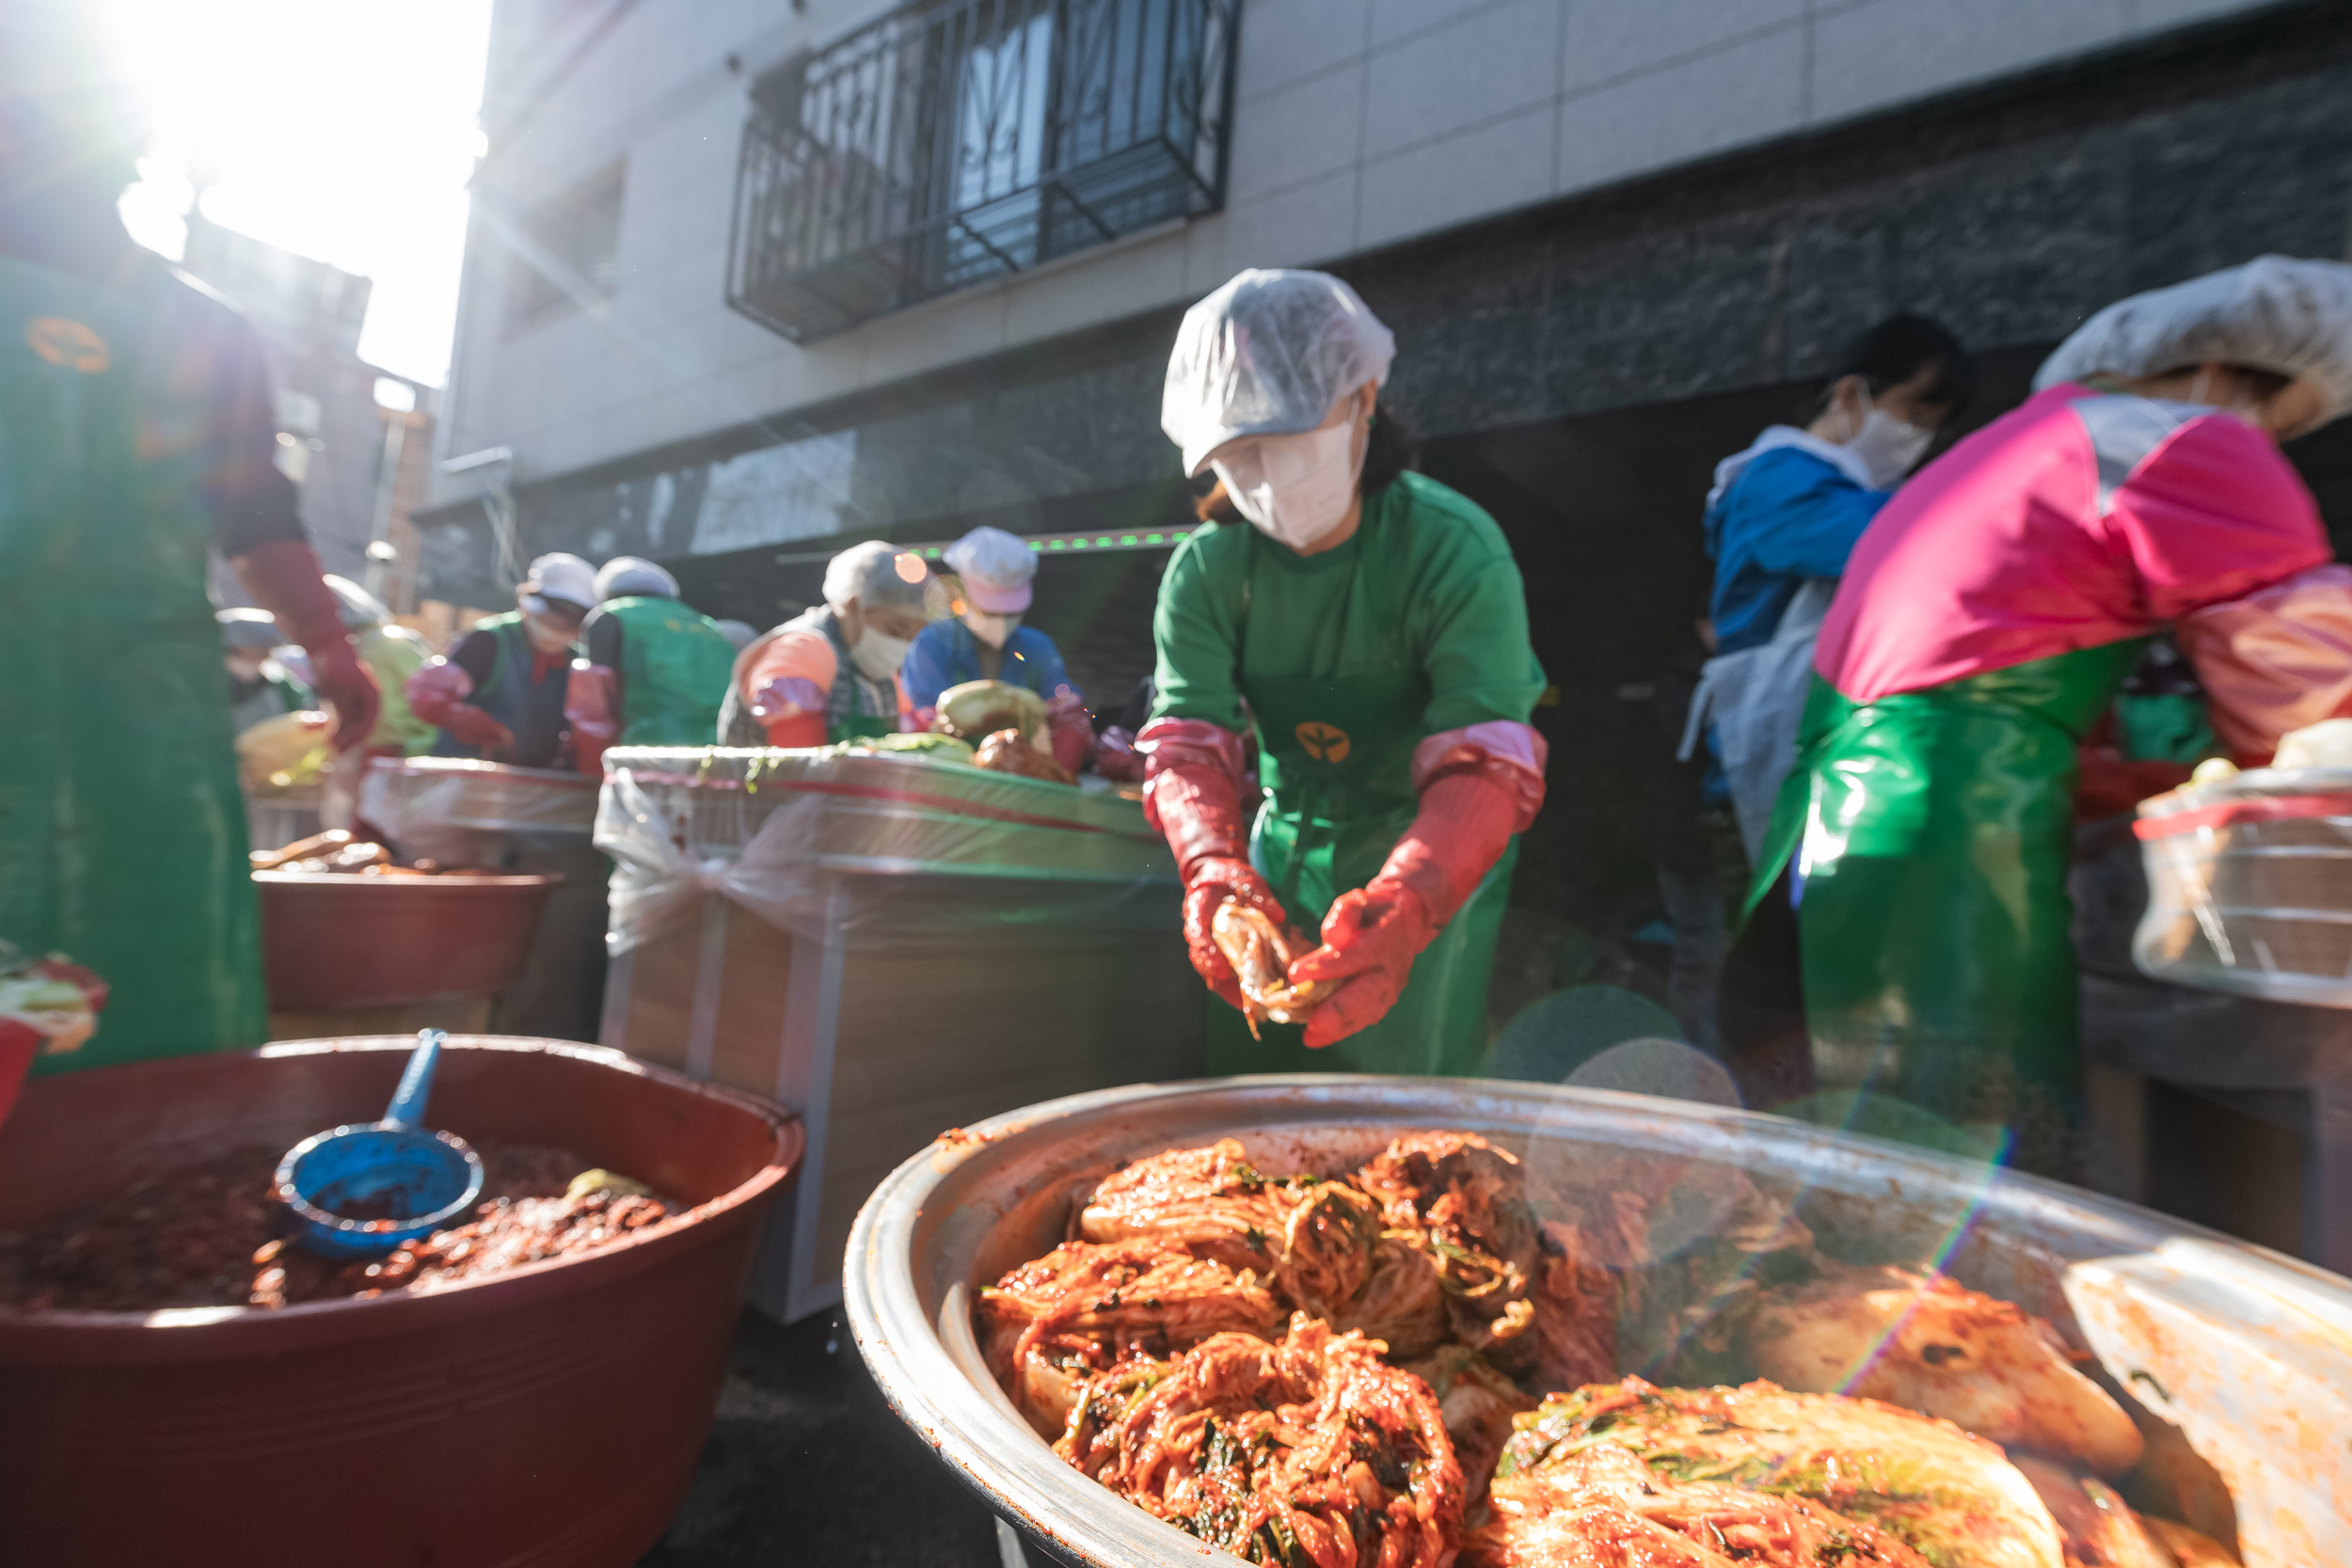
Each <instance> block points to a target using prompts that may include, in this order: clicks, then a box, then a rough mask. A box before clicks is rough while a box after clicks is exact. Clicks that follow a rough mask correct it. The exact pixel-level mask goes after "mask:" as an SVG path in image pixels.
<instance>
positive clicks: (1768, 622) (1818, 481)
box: [1706, 446, 1893, 654]
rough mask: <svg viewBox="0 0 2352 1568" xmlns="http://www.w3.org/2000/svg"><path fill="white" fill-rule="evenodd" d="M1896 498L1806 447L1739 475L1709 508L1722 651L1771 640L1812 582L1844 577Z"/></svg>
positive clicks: (1763, 457) (1711, 603) (1713, 608)
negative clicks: (1857, 546)
mask: <svg viewBox="0 0 2352 1568" xmlns="http://www.w3.org/2000/svg"><path fill="white" fill-rule="evenodd" d="M1733 461H1734V463H1736V462H1737V461H1738V460H1737V459H1734V460H1733ZM1891 494H1893V492H1892V491H1887V490H1867V489H1865V488H1863V487H1862V486H1861V485H1859V484H1857V483H1854V482H1853V480H1852V479H1851V478H1850V477H1849V476H1848V475H1847V474H1846V473H1844V472H1843V471H1842V470H1840V469H1839V468H1838V467H1836V465H1835V464H1833V463H1830V462H1829V461H1827V460H1826V459H1824V458H1821V457H1818V456H1816V455H1815V454H1814V453H1812V452H1809V451H1805V450H1804V448H1802V447H1798V446H1776V447H1772V448H1771V449H1770V450H1768V451H1762V452H1759V453H1757V454H1756V456H1755V457H1754V458H1752V459H1750V460H1749V461H1748V462H1747V463H1746V465H1745V467H1739V468H1736V469H1734V470H1733V473H1732V477H1731V479H1730V483H1727V484H1725V485H1724V487H1723V490H1722V492H1721V493H1720V494H1718V495H1717V496H1716V498H1715V502H1714V504H1713V505H1712V506H1709V507H1708V509H1707V525H1706V526H1707V553H1708V555H1710V556H1712V557H1713V558H1714V560H1715V591H1714V594H1712V596H1711V597H1710V598H1709V599H1708V619H1709V620H1711V621H1712V622H1713V623H1714V626H1715V651H1716V652H1717V653H1718V654H1736V653H1738V652H1739V651H1740V649H1742V648H1754V647H1759V646H1761V645H1762V644H1764V643H1766V642H1769V641H1772V633H1773V632H1774V631H1776V630H1778V629H1779V627H1780V618H1781V616H1782V615H1784V614H1786V613H1787V612H1788V601H1789V600H1790V599H1793V598H1795V597H1796V594H1797V590H1798V588H1799V587H1800V586H1802V585H1803V584H1804V580H1805V579H1806V578H1835V577H1843V576H1845V573H1846V558H1847V557H1848V556H1850V555H1851V554H1852V553H1853V547H1854V543H1855V541H1857V540H1859V539H1860V538H1861V537H1862V531H1863V530H1864V529H1866V528H1868V527H1869V526H1870V519H1871V518H1873V517H1875V516H1877V515H1878V513H1879V508H1880V507H1882V506H1884V505H1885V504H1886V499H1887V497H1888V496H1890V495H1891Z"/></svg>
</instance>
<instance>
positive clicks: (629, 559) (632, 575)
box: [596, 555, 677, 601]
mask: <svg viewBox="0 0 2352 1568" xmlns="http://www.w3.org/2000/svg"><path fill="white" fill-rule="evenodd" d="M630 594H649V595H651V596H653V597H655V598H660V599H675V598H676V597H677V578H674V577H672V576H671V575H670V574H669V573H667V572H665V571H663V570H662V569H661V568H660V567H659V566H657V565H655V564H654V563H653V562H650V561H647V560H646V559H645V558H644V557H643V556H638V555H616V556H614V557H613V558H612V560H610V561H608V562H605V563H604V564H603V565H601V566H599V567H597V568H596V598H597V599H598V600H599V601H602V600H605V599H625V598H628V596H629V595H630Z"/></svg>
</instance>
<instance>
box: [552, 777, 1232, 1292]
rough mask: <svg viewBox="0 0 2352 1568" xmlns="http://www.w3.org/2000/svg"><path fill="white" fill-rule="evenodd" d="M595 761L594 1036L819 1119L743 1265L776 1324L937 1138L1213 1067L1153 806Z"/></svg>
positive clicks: (835, 1285) (992, 788) (832, 1267)
mask: <svg viewBox="0 0 2352 1568" xmlns="http://www.w3.org/2000/svg"><path fill="white" fill-rule="evenodd" d="M605 762H606V778H605V784H604V792H603V800H602V803H601V807H600V810H599V812H598V815H597V819H596V845H597V847H599V848H601V849H603V850H605V851H607V852H608V853H610V854H611V855H612V860H613V863H614V871H613V876H612V895H611V899H610V906H609V922H608V926H607V934H606V942H607V948H608V952H609V955H610V958H611V961H612V967H611V972H610V979H609V983H608V985H607V987H606V990H605V1009H604V1022H603V1027H602V1030H601V1032H600V1034H599V1038H600V1039H601V1041H602V1042H603V1043H604V1044H606V1045H609V1046H613V1047H616V1048H618V1049H620V1050H624V1051H627V1052H628V1053H631V1054H632V1055H637V1056H642V1057H644V1058H646V1059H648V1060H651V1061H655V1062H660V1063H661V1064H663V1065H664V1066H671V1067H676V1068H680V1069H684V1070H685V1071H687V1072H689V1073H691V1074H692V1075H693V1076H695V1077H697V1078H708V1079H715V1080H717V1081H719V1082H721V1083H725V1084H730V1085H735V1086H737V1087H739V1088H746V1089H750V1090H752V1091H753V1092H755V1093H758V1094H762V1095H767V1096H771V1097H772V1098H774V1099H776V1100H779V1101H783V1102H784V1103H785V1104H787V1105H788V1106H790V1107H791V1108H792V1109H793V1110H795V1111H798V1112H799V1113H801V1115H802V1116H803V1117H805V1118H806V1120H807V1124H808V1127H809V1132H810V1145H809V1159H808V1164H807V1166H806V1167H805V1169H804V1170H803V1175H802V1177H801V1180H800V1183H799V1185H798V1187H797V1189H796V1190H795V1192H794V1194H793V1195H792V1196H791V1197H790V1198H789V1199H788V1200H787V1202H788V1205H789V1212H788V1213H787V1215H785V1216H784V1217H783V1218H782V1219H781V1220H780V1221H779V1225H780V1227H781V1228H780V1229H779V1230H778V1232H777V1233H776V1234H774V1235H773V1236H771V1243H770V1246H769V1248H768V1250H767V1251H766V1252H765V1253H764V1254H763V1255H762V1260H761V1262H760V1264H759V1266H758V1268H757V1270H756V1272H755V1278H754V1281H753V1287H752V1297H753V1301H754V1302H755V1305H757V1306H759V1307H762V1308H763V1309H764V1310H766V1311H768V1312H770V1313H771V1314H772V1315H774V1316H777V1317H780V1318H784V1319H787V1320H790V1319H794V1318H799V1317H802V1316H804V1315H806V1314H807V1313H809V1312H813V1311H816V1310H818V1309H821V1308H822V1307H827V1306H830V1305H831V1304H832V1303H833V1302H834V1301H835V1300H837V1299H838V1297H839V1290H840V1284H839V1281H840V1259H841V1249H842V1245H843V1243H845V1242H846V1240H847V1238H848V1235H849V1226H850V1219H851V1218H852V1217H853V1216H854V1215H855V1213H856V1211H857V1206H858V1203H859V1202H860V1201H861V1200H862V1199H863V1198H864V1196H865V1195H866V1193H867V1192H869V1191H871V1190H872V1188H873V1185H874V1183H875V1182H877V1181H879V1180H882V1176H883V1175H885V1174H886V1173H887V1172H888V1171H889V1170H890V1168H891V1167H892V1166H893V1165H895V1164H898V1161H900V1160H902V1159H904V1158H905V1157H906V1156H907V1155H908V1154H909V1153H911V1152H913V1151H914V1149H916V1148H921V1147H922V1146H923V1145H924V1144H925V1143H927V1142H929V1141H930V1139H931V1138H932V1137H933V1136H935V1135H936V1134H937V1133H938V1132H939V1131H940V1130H941V1129H942V1128H945V1127H952V1126H955V1125H958V1124H960V1123H965V1122H969V1121H974V1120H977V1119H979V1118H980V1117H985V1116H990V1115H993V1114H995V1113H997V1112H1000V1111H1003V1110H1005V1109H1007V1108H1008V1107H1009V1106H1012V1105H1015V1104H1020V1103H1023V1102H1025V1101H1029V1100H1035V1099H1044V1098H1051V1097H1053V1096H1055V1095H1060V1094H1073V1093H1078V1092H1081V1091H1084V1090H1087V1089H1093V1088H1101V1087H1104V1086H1106V1085H1113V1084H1122V1083H1128V1082H1132V1081H1134V1080H1136V1079H1138V1078H1183V1077H1190V1076H1194V1075H1197V1074H1198V1073H1199V1072H1200V1070H1201V1063H1202V1023H1201V1016H1202V1006H1203V999H1204V996H1205V992H1204V990H1203V989H1202V987H1201V985H1200V980H1199V978H1198V977H1197V976H1195V975H1194V974H1193V973H1192V968H1191V965H1190V963H1189V962H1188V961H1187V959H1186V958H1185V957H1184V935H1183V930H1182V900H1183V889H1182V886H1181V884H1180V883H1179V881H1178V879H1177V876H1176V867H1175V863H1174V861H1173V858H1172V857H1171V856H1170V855H1169V853H1168V846H1167V844H1166V842H1165V841H1164V840H1163V839H1162V838H1161V836H1160V835H1159V834H1158V833H1156V832H1152V830H1151V829H1150V828H1149V827H1148V826H1147V825H1146V824H1145V822H1144V819H1143V809H1142V806H1141V805H1140V804H1139V803H1138V802H1137V801H1136V800H1128V799H1124V798H1122V797H1120V795H1118V794H1115V793H1112V792H1109V791H1089V790H1080V789H1073V788H1071V787H1070V786H1068V785H1065V784H1048V783H1044V782H1041V781H1039V780H1035V779H1027V778H1022V777H1018V776H1015V775H1011V774H1004V773H995V772H991V771H988V770H985V769H981V768H970V767H962V766H958V765H956V764H953V763H945V762H938V761H933V760H930V759H929V758H927V757H924V756H922V755H919V754H907V753H882V752H856V751H852V752H841V751H838V750H835V749H833V748H827V749H825V750H822V751H791V752H787V751H762V750H727V749H715V750H695V751H689V750H671V749H659V748H648V747H620V748H615V749H614V750H612V751H611V752H607V753H606V754H605Z"/></svg>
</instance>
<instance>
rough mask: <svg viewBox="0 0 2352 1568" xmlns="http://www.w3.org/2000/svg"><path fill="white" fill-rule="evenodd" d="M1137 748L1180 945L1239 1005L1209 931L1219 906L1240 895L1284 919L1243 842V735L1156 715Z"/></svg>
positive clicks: (1234, 982) (1237, 989)
mask: <svg viewBox="0 0 2352 1568" xmlns="http://www.w3.org/2000/svg"><path fill="white" fill-rule="evenodd" d="M1136 746H1137V749H1138V750H1140V751H1142V752H1144V753H1145V755H1146V757H1147V758H1148V761H1147V763H1146V768H1147V772H1146V775H1145V783H1144V786H1143V815H1144V817H1145V819H1146V820H1148V821H1149V822H1150V823H1151V824H1152V826H1153V827H1154V828H1157V829H1158V830H1159V831H1160V832H1163V833H1165V834H1167V835H1168V848H1169V849H1170V850H1172V851H1173V852H1174V853H1175V856H1176V870H1177V874H1178V875H1179V876H1181V877H1182V878H1183V879H1184V950H1185V952H1186V953H1187V954H1188V955H1189V956H1190V957H1191V958H1192V967H1193V968H1194V969H1195V970H1197V971H1199V972H1200V978H1201V979H1203V980H1205V981H1207V982H1208V986H1209V989H1210V990H1213V991H1215V992H1216V994H1217V995H1219V996H1221V997H1223V998H1224V999H1225V1000H1226V1001H1227V1002H1229V1003H1231V1004H1232V1006H1235V1007H1239V1006H1241V1005H1242V998H1241V981H1240V980H1239V979H1238V978H1237V977H1236V976H1235V975H1234V974H1233V966H1232V964H1231V963H1229V962H1227V961H1226V958H1225V955H1224V954H1223V953H1222V952H1220V951H1219V950H1218V948H1217V945H1216V938H1215V936H1214V934H1213V927H1214V926H1215V923H1216V909H1217V906H1218V905H1219V904H1222V903H1223V902H1225V900H1226V899H1228V898H1238V899H1240V900H1241V901H1242V902H1244V903H1246V904H1249V905H1252V906H1254V907H1256V908H1258V909H1261V910H1263V911H1266V913H1267V914H1268V915H1269V916H1270V917H1272V918H1273V919H1274V920H1276V921H1278V922H1279V921H1281V920H1282V919H1283V914H1282V906H1281V905H1280V904H1279V903H1278V902H1276V901H1275V897H1274V894H1273V891H1272V890H1271V889H1269V888H1268V887H1267V886H1266V885H1265V879H1264V878H1263V877H1261V876H1259V875H1258V873H1257V872H1256V871H1255V870H1254V869H1253V868H1252V867H1251V866H1250V864H1249V860H1248V851H1247V849H1246V847H1245V846H1246V845H1247V844H1248V832H1247V831H1246V830H1245V829H1244V828H1243V826H1242V816H1241V789H1240V785H1239V784H1238V782H1237V781H1238V779H1239V776H1240V772H1241V768H1240V762H1241V737H1240V736H1236V735H1234V734H1233V733H1232V731H1231V730H1227V729H1223V728H1220V727H1219V726H1217V725H1215V724H1211V723H1207V722H1204V721H1200V720H1196V719H1155V720H1153V721H1152V722H1151V723H1149V724H1147V725H1145V726H1144V730H1143V734H1142V736H1140V737H1139V738H1138V740H1137V742H1136Z"/></svg>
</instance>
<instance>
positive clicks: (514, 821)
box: [359, 757, 597, 865]
mask: <svg viewBox="0 0 2352 1568" xmlns="http://www.w3.org/2000/svg"><path fill="white" fill-rule="evenodd" d="M596 783H597V781H596V780H595V779H591V778H583V777H582V776H580V774H578V773H559V772H555V771H553V770H551V769H548V768H510V767H508V766H507V765H506V764H504V763H499V762H481V761H477V760H475V759H472V758H469V757H407V758H398V757H378V758H377V759H376V760H375V761H374V762H373V763H371V764H370V765H369V767H368V775H367V778H366V780H365V782H363V783H362V784H360V786H359V815H360V816H364V817H366V818H367V819H368V820H369V821H371V822H373V823H374V824H376V826H378V827H380V828H382V829H383V830H384V832H386V833H387V834H388V835H389V837H390V838H391V841H392V842H393V843H394V844H397V845H399V846H400V848H401V852H402V853H403V854H405V855H408V856H411V857H416V856H423V857H426V858H428V859H431V860H437V861H439V862H441V863H444V864H447V865H496V864H498V863H499V861H500V857H501V854H502V853H503V850H504V847H505V839H506V835H508V834H510V833H518V832H522V833H577V834H579V835H580V837H581V838H583V839H584V838H586V837H587V836H588V833H589V832H590V831H591V830H592V829H593V828H594V827H595V826H596Z"/></svg>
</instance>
